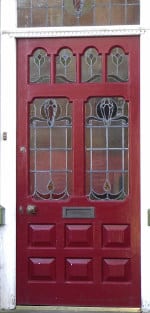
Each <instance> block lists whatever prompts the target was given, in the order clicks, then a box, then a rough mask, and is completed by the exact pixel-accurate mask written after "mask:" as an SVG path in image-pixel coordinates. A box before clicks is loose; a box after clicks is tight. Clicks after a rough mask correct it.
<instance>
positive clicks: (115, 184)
mask: <svg viewBox="0 0 150 313" xmlns="http://www.w3.org/2000/svg"><path fill="white" fill-rule="evenodd" d="M85 122H86V125H85V126H86V129H85V149H86V194H87V196H88V197H89V198H90V199H91V200H122V199H124V198H126V196H127V195H128V103H127V102H126V101H125V99H124V98H122V97H113V98H110V97H109V98H108V97H107V98H97V97H95V98H90V99H89V100H88V102H87V103H86V104H85Z"/></svg>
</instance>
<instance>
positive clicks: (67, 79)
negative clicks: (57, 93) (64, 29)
mask: <svg viewBox="0 0 150 313" xmlns="http://www.w3.org/2000/svg"><path fill="white" fill-rule="evenodd" d="M75 81H76V57H75V56H74V55H73V53H72V51H71V50H70V49H61V50H60V52H59V55H58V56H57V57H56V82H57V83H60V84H66V83H73V82H75Z"/></svg>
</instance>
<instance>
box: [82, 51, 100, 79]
mask: <svg viewBox="0 0 150 313" xmlns="http://www.w3.org/2000/svg"><path fill="white" fill-rule="evenodd" d="M101 78H102V62H101V55H99V54H98V52H97V50H96V49H95V48H88V49H87V50H86V51H85V52H84V55H83V56H82V79H81V81H82V82H89V83H92V82H100V81H101Z"/></svg>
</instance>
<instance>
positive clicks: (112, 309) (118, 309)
mask: <svg viewBox="0 0 150 313" xmlns="http://www.w3.org/2000/svg"><path fill="white" fill-rule="evenodd" d="M33 310H34V311H41V312H42V311H43V312H44V311H52V312H54V311H55V312H69V311H70V312H124V313H125V312H127V313H128V312H131V313H136V312H141V308H124V307H80V306H20V305H17V306H16V311H28V312H30V311H33Z"/></svg>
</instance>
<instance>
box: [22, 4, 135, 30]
mask: <svg viewBox="0 0 150 313" xmlns="http://www.w3.org/2000/svg"><path fill="white" fill-rule="evenodd" d="M17 12H18V27H38V26H39V27H47V26H87V25H91V26H95V25H123V24H124V25H131V24H140V0H17Z"/></svg>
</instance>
